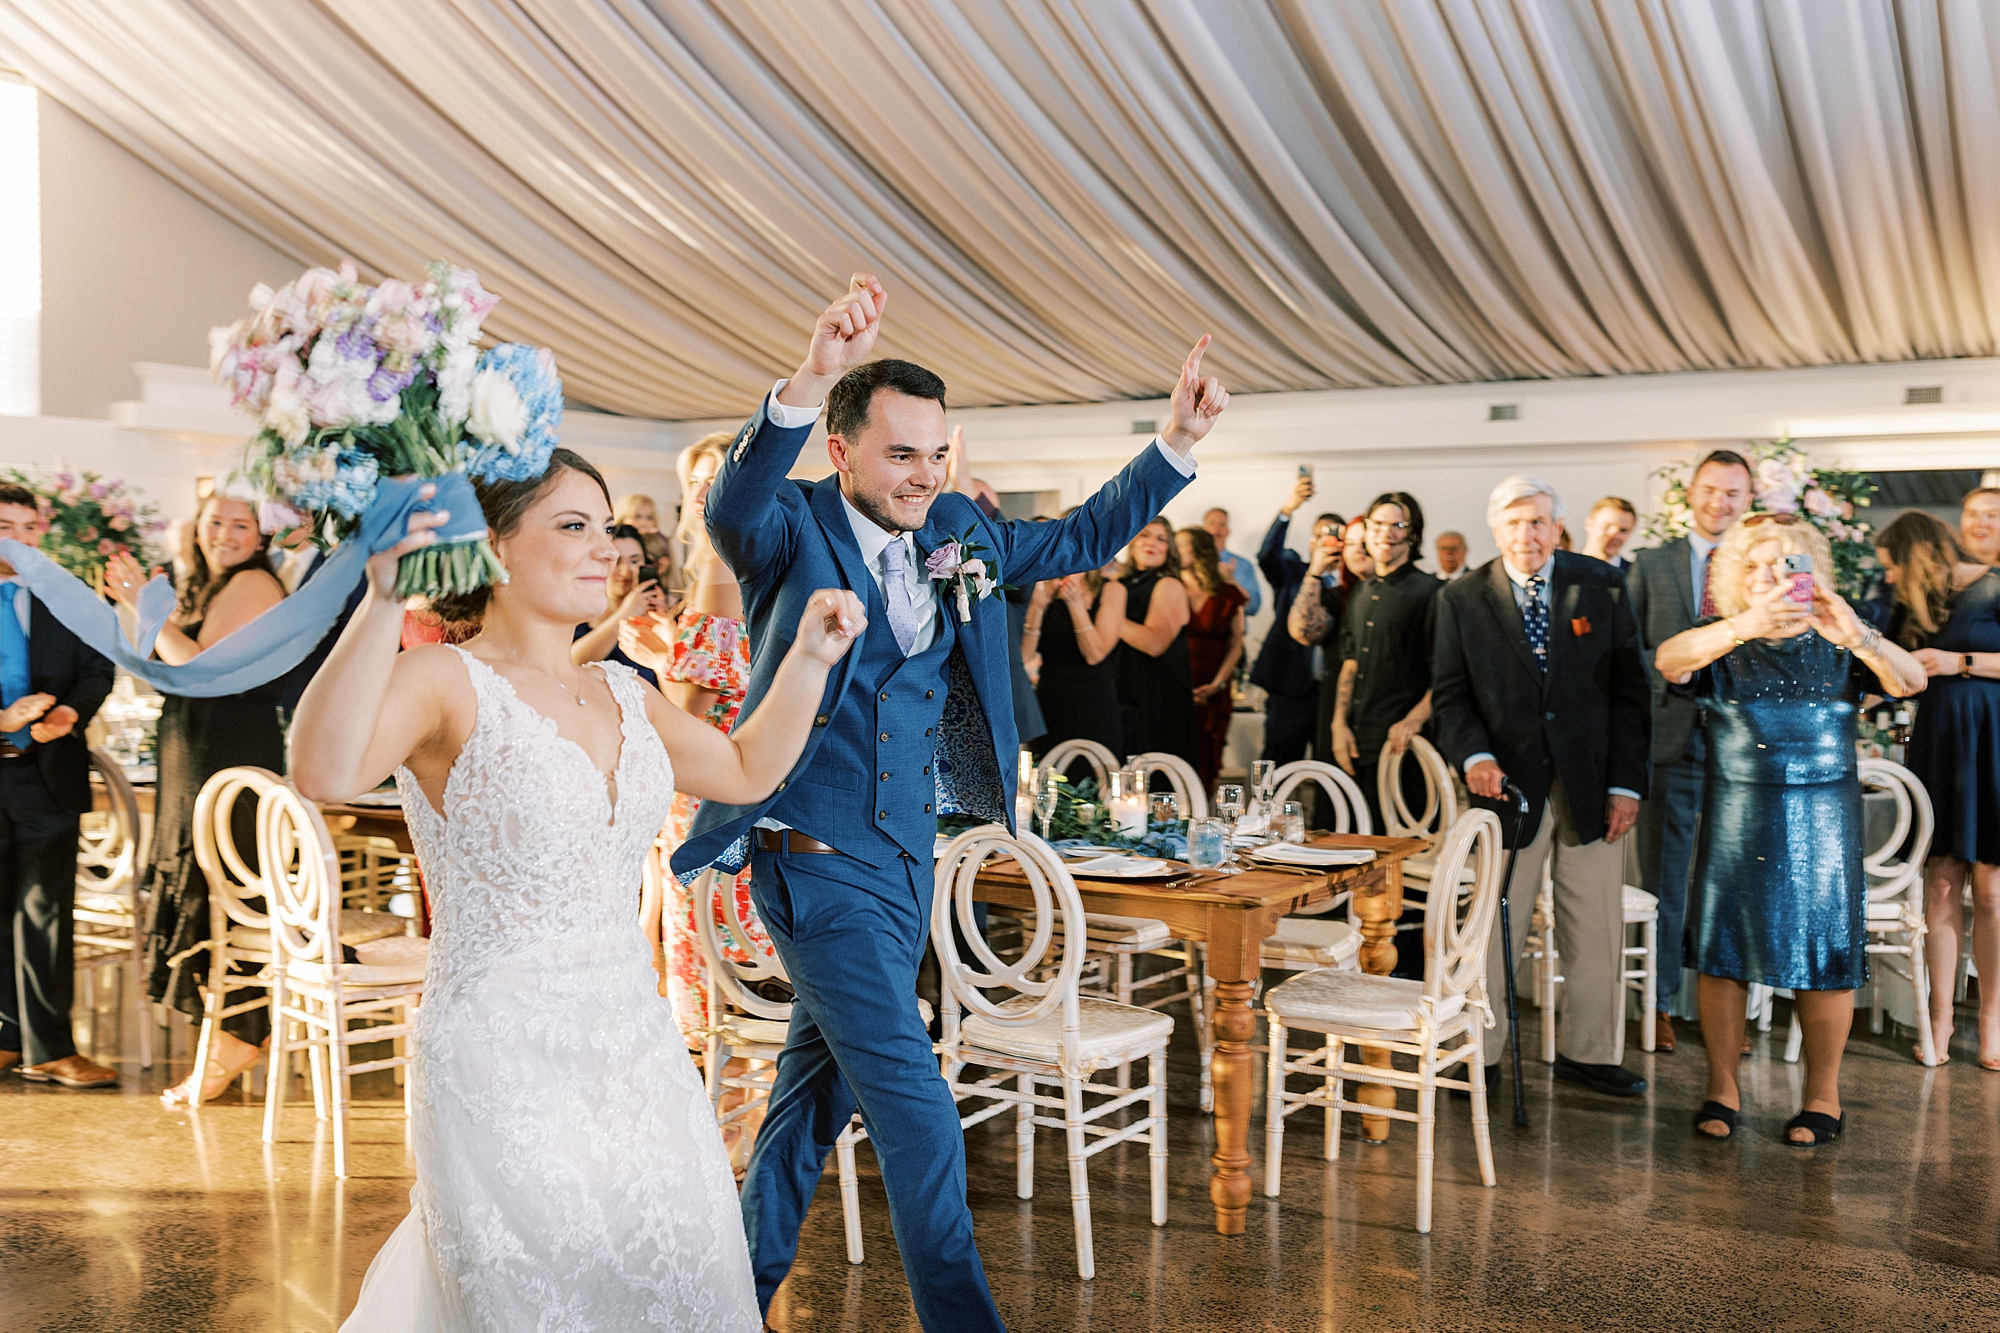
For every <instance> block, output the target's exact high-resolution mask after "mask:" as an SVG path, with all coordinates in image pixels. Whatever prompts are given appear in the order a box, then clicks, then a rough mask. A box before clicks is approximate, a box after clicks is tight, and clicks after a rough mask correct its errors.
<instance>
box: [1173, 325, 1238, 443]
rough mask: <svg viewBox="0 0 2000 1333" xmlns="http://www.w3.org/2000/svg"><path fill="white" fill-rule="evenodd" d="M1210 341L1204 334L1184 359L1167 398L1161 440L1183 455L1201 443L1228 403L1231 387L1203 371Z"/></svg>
mask: <svg viewBox="0 0 2000 1333" xmlns="http://www.w3.org/2000/svg"><path fill="white" fill-rule="evenodd" d="M1208 342H1209V338H1208V335H1207V334H1206V333H1204V334H1202V335H1201V340H1200V341H1199V342H1197V343H1196V344H1195V345H1194V350H1193V351H1191V352H1189V353H1188V354H1187V360H1186V361H1185V362H1183V363H1182V365H1181V377H1180V379H1179V380H1177V381H1175V383H1174V392H1173V396H1172V397H1171V398H1169V399H1168V400H1167V428H1166V429H1165V430H1163V431H1161V432H1160V440H1161V442H1162V443H1164V444H1165V445H1166V446H1167V448H1169V449H1171V450H1173V451H1174V452H1175V453H1177V454H1179V455H1181V456H1182V457H1183V458H1185V457H1186V456H1187V454H1188V451H1189V450H1191V449H1193V448H1194V447H1195V446H1196V445H1197V444H1200V443H1201V441H1202V438H1203V437H1204V436H1206V435H1207V434H1208V429H1209V427H1211V426H1213V425H1214V424H1215V419H1216V418H1217V417H1219V416H1221V415H1222V409H1223V408H1225V407H1227V406H1229V390H1227V389H1225V388H1223V387H1222V381H1221V380H1219V379H1217V378H1215V376H1213V375H1209V376H1207V377H1204V376H1203V375H1202V373H1201V354H1202V353H1203V352H1206V351H1207V350H1208Z"/></svg>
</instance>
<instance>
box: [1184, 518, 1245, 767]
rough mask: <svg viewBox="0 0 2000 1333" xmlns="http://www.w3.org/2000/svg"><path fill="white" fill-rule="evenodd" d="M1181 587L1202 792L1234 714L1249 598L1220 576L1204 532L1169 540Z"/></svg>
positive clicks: (1214, 551)
mask: <svg viewBox="0 0 2000 1333" xmlns="http://www.w3.org/2000/svg"><path fill="white" fill-rule="evenodd" d="M1174 554H1175V556H1176V557H1177V558H1178V563H1179V564H1180V567H1181V586H1182V587H1183V588H1185V589H1186V590H1187V597H1188V625H1187V645H1188V671H1189V674H1190V675H1191V677H1192V678H1193V680H1194V682H1195V686H1194V708H1195V733H1196V735H1195V744H1196V750H1195V764H1194V770H1195V772H1196V773H1198V774H1200V775H1201V785H1202V787H1203V788H1204V789H1210V788H1213V787H1214V786H1215V780H1216V779H1217V778H1218V777H1220V776H1221V775H1222V752H1223V750H1224V749H1225V748H1227V747H1228V745H1229V723H1230V719H1231V718H1232V717H1233V716H1234V714H1235V711H1236V701H1235V699H1234V698H1233V697H1232V695H1231V692H1230V684H1231V683H1232V682H1233V681H1234V680H1235V679H1236V668H1237V665H1238V664H1239V663H1241V662H1242V661H1243V612H1244V607H1245V604H1246V603H1247V602H1248V601H1249V598H1248V597H1247V596H1246V595H1245V594H1244V592H1243V589H1242V588H1241V587H1239V586H1238V585H1236V584H1235V583H1233V582H1231V581H1230V580H1229V578H1228V577H1227V576H1225V575H1224V574H1223V572H1222V564H1221V561H1220V560H1219V559H1218V558H1217V557H1218V555H1219V554H1220V551H1219V548H1218V547H1217V546H1216V544H1215V538H1214V537H1212V536H1211V535H1209V532H1208V530H1207V529H1205V528H1182V529H1181V530H1180V531H1179V532H1177V533H1175V534H1174Z"/></svg>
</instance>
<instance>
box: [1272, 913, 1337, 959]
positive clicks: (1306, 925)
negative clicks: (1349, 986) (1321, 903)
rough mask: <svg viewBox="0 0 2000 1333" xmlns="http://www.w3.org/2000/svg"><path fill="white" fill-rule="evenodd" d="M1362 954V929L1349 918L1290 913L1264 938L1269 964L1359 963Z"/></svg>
mask: <svg viewBox="0 0 2000 1333" xmlns="http://www.w3.org/2000/svg"><path fill="white" fill-rule="evenodd" d="M1360 958H1361V932H1360V931H1358V930H1356V929H1355V928H1354V927H1353V926H1351V925H1349V924H1348V923H1347V922H1345V921H1334V920H1331V919H1329V918H1326V917H1296V916H1288V917H1286V918H1284V919H1283V920H1282V921H1280V922H1278V929H1277V930H1276V931H1275V932H1273V933H1272V934H1271V936H1270V937H1269V938H1268V939H1266V940H1265V941H1264V965H1265V966H1266V967H1275V966H1281V965H1284V964H1295V965H1297V966H1300V967H1350V968H1351V967H1355V966H1358V965H1359V960H1360Z"/></svg>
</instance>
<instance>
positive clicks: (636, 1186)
mask: <svg viewBox="0 0 2000 1333" xmlns="http://www.w3.org/2000/svg"><path fill="white" fill-rule="evenodd" d="M461 656H462V657H463V659H464V661H465V669H466V671H467V672H468V673H470V675H471V680H472V688H473V693H474V696H475V697H476V698H477V700H478V710H479V712H478V718H477V720H476V721H475V722H474V724H473V728H472V734H471V735H470V736H469V737H467V739H466V742H465V748H464V750H463V751H462V752H461V753H460V754H459V757H458V761H457V762H456V763H455V764H453V765H452V769H451V775H450V777H449V779H448V780H447V781H446V783H445V792H444V816H443V817H442V818H440V817H439V816H438V814H437V812H436V811H435V810H433V809H432V807H431V804H430V801H429V799H428V798H427V797H426V796H425V795H424V793H423V791H422V789H421V788H420V787H419V786H418V785H417V782H416V780H415V779H414V778H413V777H412V776H411V775H410V773H409V772H408V771H407V770H403V771H399V772H398V773H397V775H396V779H397V785H398V786H399V787H400V788H401V790H402V794H403V809H404V810H405V811H406V812H407V815H408V818H409V821H410V835H411V838H412V840H413V841H414V842H415V844H416V850H417V855H418V857H419V858H420V860H421V862H422V865H423V869H424V875H425V879H426V882H427V884H428V886H429V890H430V900H431V908H432V913H433V916H432V932H433V933H432V936H431V953H430V963H429V966H428V971H427V972H426V975H425V978H424V997H423V1005H422V1008H421V1009H420V1010H419V1013H418V1017H417V1020H416V1043H417V1047H416V1062H415V1064H414V1066H413V1067H412V1069H411V1076H410V1077H411V1083H410V1088H411V1110H410V1132H411V1138H412V1142H413V1144H414V1149H415V1154H416V1161H417V1183H416V1186H415V1188H413V1189H412V1190H411V1191H410V1215H409V1216H408V1217H407V1218H405V1219H404V1221H403V1223H402V1225H400V1226H398V1227H397V1228H396V1230H395V1233H394V1234H393V1235H391V1236H390V1237H389V1240H388V1241H387V1243H385V1244H384V1245H383V1247H382V1250H381V1252H380V1253H379V1254H377V1255H376V1256H375V1260H374V1262H373V1263H371V1264H370V1265H369V1267H368V1275H367V1277H366V1278H365V1279H364V1280H363V1282H362V1284H361V1297H360V1300H359V1302H358V1303H357V1304H356V1306H355V1308H354V1312H353V1314H352V1315H350V1316H349V1318H348V1320H347V1322H346V1323H344V1324H343V1325H341V1328H342V1329H343V1331H344V1333H348V1331H351V1333H385V1330H395V1331H397V1333H401V1331H403V1330H409V1331H411V1333H416V1331H418V1330H421V1333H446V1331H449V1333H459V1331H460V1330H465V1331H466V1333H470V1331H471V1330H482V1331H483V1330H502V1329H505V1330H515V1329H520V1330H534V1331H535V1333H582V1330H625V1329H674V1330H686V1331H689V1333H693V1331H695V1330H701V1331H703V1333H705V1331H706V1330H711V1329H713V1330H726V1331H727V1333H744V1331H747V1330H755V1329H758V1328H760V1327H761V1321H760V1319H759V1317H758V1313H757V1297H756V1292H755V1289H754V1287H753V1285H752V1282H751V1276H750V1257H749V1251H748V1247H747V1245H746V1243H745V1241H744V1236H743V1221H742V1214H741V1213H740V1212H739V1211H738V1207H737V1196H736V1186H735V1182H734V1180H733V1179H732V1178H731V1174H730V1170H729V1163H728V1160H727V1158H726V1157H725V1156H724V1153H723V1148H722V1140H721V1136H720V1135H719V1133H718V1132H717V1130H716V1127H715V1119H714V1116H713V1114H712V1112H711V1111H710V1109H709V1103H708V1098H707V1096H706V1095H705V1094H704V1092H703V1090H702V1085H701V1080H700V1078H699V1077H698V1076H697V1074H696V1072H695V1068H694V1064H693V1062H692V1061H691V1060H690V1059H689V1058H688V1053H687V1047H686V1045H685V1043H684V1042H683V1040H682V1038H681V1034H680V1030H679V1029H678V1027H676V1025H675V1023H674V1018H673V1012H672V1009H671V1007H670V1006H669V1005H668V1004H667V1002H666V1001H665V1000H662V999H661V998H660V997H659V995H658V994H657V991H656V985H657V982H656V978H655V975H654V972H653V967H652V958H651V954H650V951H649V949H648V947H647V944H646V940H645V937H644V936H643V934H642V933H641V932H640V930H639V927H638V923H637V914H638V901H639V880H640V869H641V864H642V862H643V860H644V858H645V856H646V854H647V849H648V848H649V847H651V845H652V842H653V836H654V834H655V833H656V832H657V831H658V829H659V827H660V825H661V824H662V823H663V822H664V821H665V820H666V817H667V807H668V805H669V804H670V803H671V802H672V800H673V795H674V790H673V788H674V775H673V767H672V765H671V764H670V763H669V761H668V759H667V752H666V748H665V747H664V746H663V745H661V744H660V739H659V736H658V735H657V733H655V732H654V730H653V727H652V724H651V723H650V722H649V721H648V720H647V717H646V710H645V703H644V699H643V696H642V695H641V693H640V692H641V691H642V690H643V689H644V688H645V686H644V685H643V684H641V683H640V682H639V680H638V678H637V677H636V676H634V675H633V674H632V672H631V671H630V670H629V669H628V668H626V667H624V666H621V665H618V664H616V663H607V664H605V667H604V671H605V676H606V678H607V680H608V681H609V682H610V686H611V693H612V696H613V697H614V698H615V699H616V700H617V701H618V707H619V709H620V712H621V715H622V718H623V722H622V727H621V737H622V744H621V746H620V750H619V757H618V762H617V766H616V768H615V769H614V784H615V788H616V807H615V812H614V809H613V805H612V794H611V791H610V790H608V789H607V786H606V783H605V780H604V777H603V775H602V774H601V773H600V772H599V771H598V770H597V768H596V767H595V766H594V765H593V764H592V763H591V761H590V757H589V756H588V755H587V754H586V753H585V752H584V751H583V749H582V747H580V746H578V745H576V744H575V743H573V742H571V741H569V740H567V739H565V738H563V737H561V736H559V735H558V734H557V732H556V727H555V723H554V722H552V721H551V720H550V719H549V718H547V717H545V716H544V715H542V714H541V713H539V712H537V711H535V710H534V709H532V708H530V707H528V706H527V705H526V704H524V703H522V702H521V700H520V699H519V698H517V697H516V696H515V694H514V690H513V687H512V686H511V685H509V684H508V683H507V681H506V680H505V679H504V678H502V677H501V676H500V675H499V674H497V673H496V672H495V671H493V669H492V668H491V667H488V666H487V665H485V664H484V663H483V662H481V661H479V660H478V659H477V658H475V657H473V656H472V655H471V654H469V653H464V652H463V651H461ZM614 813H615V817H614Z"/></svg>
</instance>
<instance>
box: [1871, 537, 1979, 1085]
mask: <svg viewBox="0 0 2000 1333" xmlns="http://www.w3.org/2000/svg"><path fill="white" fill-rule="evenodd" d="M1875 553H1876V555H1877V556H1878V557H1879V558H1880V559H1881V561H1882V567H1883V569H1884V571H1885V572H1886V573H1887V575H1888V578H1889V582H1890V585H1891V587H1892V588H1893V589H1894V591H1895V596H1896V614H1895V618H1894V619H1893V620H1892V621H1891V623H1890V627H1889V632H1890V634H1891V635H1893V636H1894V637H1895V639H1896V641H1897V642H1899V643H1901V644H1902V645H1903V646H1904V647H1906V648H1909V649H1910V650H1911V651H1910V655H1911V656H1912V657H1914V658H1916V660H1917V663H1918V665H1920V666H1922V667H1923V669H1924V670H1925V671H1926V672H1928V673H1929V674H1930V681H1931V683H1930V688H1929V689H1927V690H1925V691H1924V701H1923V704H1922V706H1921V707H1919V708H1918V709H1917V724H1916V727H1915V728H1914V729H1913V730H1912V731H1911V733H1910V753H1909V758H1908V760H1907V762H1908V764H1909V766H1910V771H1911V772H1912V773H1915V774H1916V775H1917V777H1918V779H1919V780H1920V781H1921V782H1922V783H1923V784H1924V790H1925V791H1926V792H1927V793H1929V795H1930V798H1931V810H1932V813H1933V814H1934V815H1935V816H1936V819H1937V825H1936V828H1935V830H1934V831H1933V833H1932V834H1931V851H1930V858H1929V859H1928V860H1927V861H1926V862H1925V863H1924V917H1925V920H1926V922H1927V924H1928V926H1929V930H1928V931H1927V932H1926V934H1925V936H1924V951H1925V954H1926V956H1927V958H1928V960H1929V962H1930V970H1931V978H1932V981H1931V1035H1932V1037H1933V1039H1934V1040H1935V1043H1936V1050H1937V1052H1938V1054H1939V1055H1940V1056H1942V1057H1943V1058H1944V1059H1947V1060H1949V1059H1950V1058H1951V1029H1952V1017H1953V1014H1952V991H1953V989H1954V987H1953V985H1952V981H1953V978H1954V977H1955V976H1956V974H1957V972H1958V956H1959V946H1960V943H1961V940H1962V938H1963V936H1964V934H1965V898H1966V884H1967V881H1968V880H1969V881H1970V882H1971V888H1972V894H1971V897H1972V956H1973V961H1974V962H1975V963H1976V964H1977V966H1978V969H1979V976H1980V978H1981V984H1980V987H1979V1055H1978V1060H1979V1067H1980V1068H1981V1069H1990V1070H1995V1071H2000V985H1989V984H1986V982H1985V978H1987V977H2000V570H1995V569H1989V568H1987V567H1986V566H1985V565H1981V564H1978V563H1976V562H1975V561H1973V560H1971V559H1969V558H1968V557H1967V556H1966V554H1965V553H1964V552H1963V551H1962V550H1960V549H1959V543H1958V539H1957V538H1956V537H1954V536H1953V535H1952V531H1951V529H1950V528H1948V527H1946V526H1945V525H1944V522H1943V521H1942V520H1941V519H1938V518H1936V517H1935V516H1933V515H1931V514H1927V513H1925V512H1924V511H1923V510H1921V509H1912V510H1910V511H1908V512H1907V513H1904V514H1902V515H1899V516H1898V517H1897V519H1896V521H1895V522H1893V523H1891V524H1890V525H1889V526H1888V527H1886V528H1883V529H1882V530H1881V531H1880V532H1878V533H1877V534H1875ZM1917 1058H1918V1059H1919V1060H1922V1059H1923V1053H1922V1051H1921V1050H1919V1051H1918V1052H1917Z"/></svg>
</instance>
